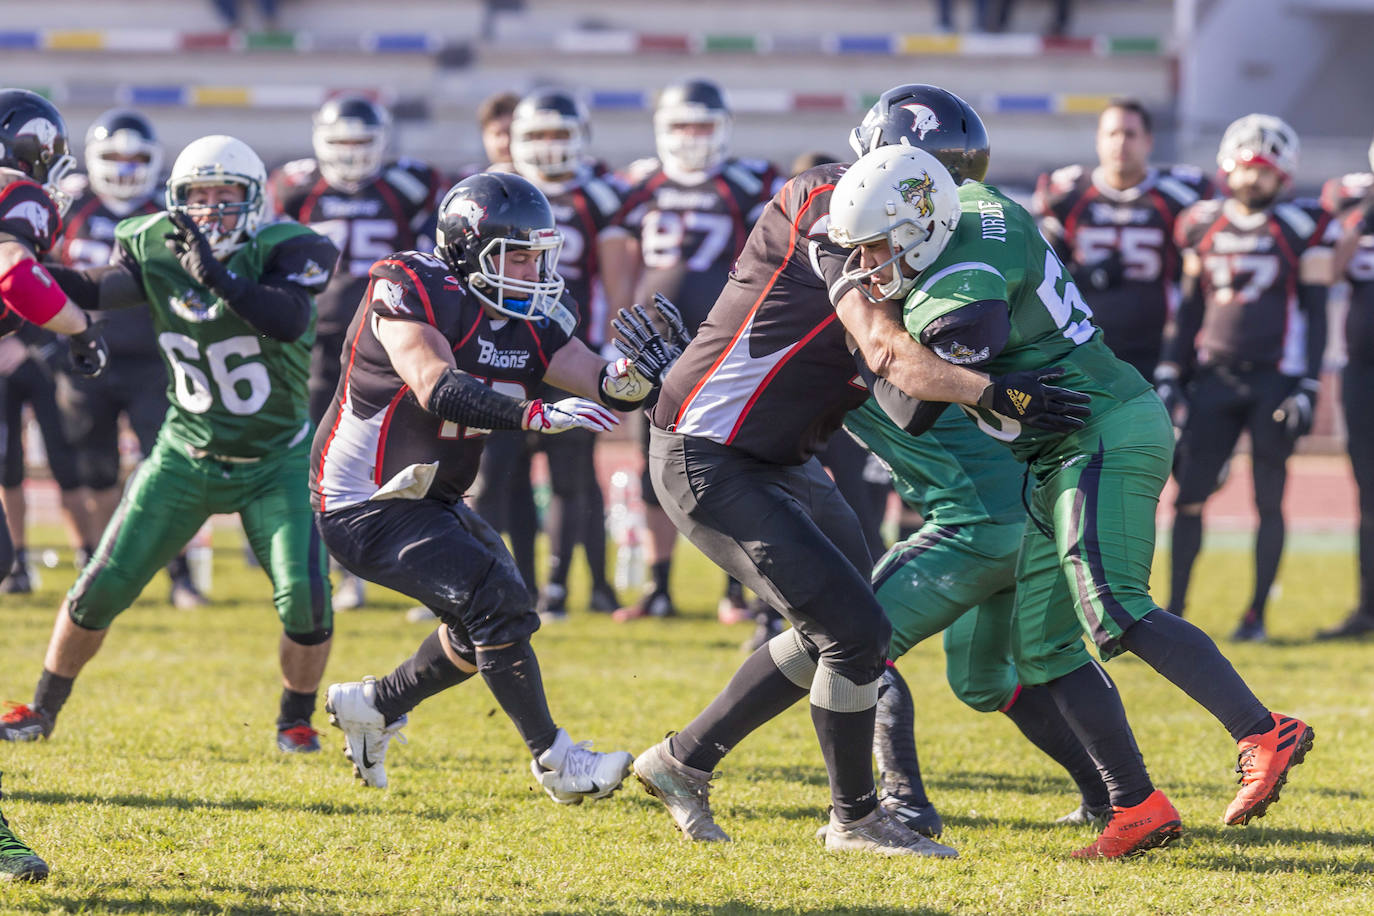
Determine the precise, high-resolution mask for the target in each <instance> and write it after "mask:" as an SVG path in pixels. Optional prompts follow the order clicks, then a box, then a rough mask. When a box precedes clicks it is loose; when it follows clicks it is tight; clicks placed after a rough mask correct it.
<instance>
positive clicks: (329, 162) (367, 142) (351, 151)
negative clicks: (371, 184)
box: [313, 118, 390, 189]
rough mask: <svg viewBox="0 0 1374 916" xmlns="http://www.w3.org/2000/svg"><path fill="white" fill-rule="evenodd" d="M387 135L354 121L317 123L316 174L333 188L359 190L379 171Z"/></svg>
mask: <svg viewBox="0 0 1374 916" xmlns="http://www.w3.org/2000/svg"><path fill="white" fill-rule="evenodd" d="M389 133H390V131H388V130H387V129H386V128H385V127H382V126H378V125H374V124H366V123H364V122H363V121H361V120H359V119H356V118H342V119H340V120H339V121H336V122H335V123H333V124H317V125H316V126H315V131H314V135H313V140H314V148H315V161H316V162H318V163H319V165H320V174H321V175H322V176H324V180H325V181H327V182H329V183H330V184H331V185H333V186H334V187H337V188H343V189H356V188H358V187H361V186H362V185H364V184H366V183H367V182H368V181H370V180H371V179H372V178H373V177H375V176H376V175H377V174H378V173H380V172H381V170H382V165H383V163H384V162H385V161H386V147H387V141H388V139H389V137H388V134H389Z"/></svg>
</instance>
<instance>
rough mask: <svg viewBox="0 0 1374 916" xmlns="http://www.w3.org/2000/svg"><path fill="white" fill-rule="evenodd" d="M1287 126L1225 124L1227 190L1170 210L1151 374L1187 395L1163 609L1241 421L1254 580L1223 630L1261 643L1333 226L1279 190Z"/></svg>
mask: <svg viewBox="0 0 1374 916" xmlns="http://www.w3.org/2000/svg"><path fill="white" fill-rule="evenodd" d="M1297 158H1298V136H1297V133H1296V132H1294V130H1293V129H1292V128H1291V127H1290V126H1289V125H1287V124H1285V123H1284V122H1283V121H1282V120H1280V119H1279V118H1276V117H1273V116H1272V115H1262V114H1255V115H1246V116H1245V117H1243V118H1240V119H1238V120H1237V121H1235V122H1234V123H1233V124H1231V126H1230V127H1228V128H1227V130H1226V133H1225V135H1224V136H1223V137H1222V141H1221V147H1220V149H1219V150H1218V152H1217V165H1218V167H1219V168H1220V170H1221V175H1222V177H1223V180H1224V181H1225V184H1226V188H1227V190H1228V191H1229V192H1230V196H1229V197H1228V198H1227V199H1225V200H1213V201H1203V202H1201V203H1197V204H1194V205H1193V206H1191V207H1189V208H1188V209H1187V210H1185V211H1183V213H1182V214H1181V215H1180V216H1179V218H1178V223H1177V226H1176V227H1175V236H1176V238H1175V244H1176V245H1177V246H1178V247H1179V249H1180V250H1181V251H1182V252H1183V284H1184V295H1183V301H1182V304H1181V305H1180V307H1179V311H1178V317H1177V321H1176V328H1175V332H1174V334H1173V335H1172V336H1171V338H1170V340H1169V341H1168V342H1167V344H1166V348H1165V355H1164V360H1163V361H1162V362H1161V363H1160V366H1159V369H1158V370H1157V373H1156V378H1157V380H1160V381H1161V382H1162V384H1163V388H1162V391H1161V393H1162V394H1165V395H1170V394H1171V395H1172V397H1173V399H1174V400H1177V401H1181V402H1184V403H1186V406H1187V420H1186V422H1185V425H1184V427H1183V432H1182V435H1181V437H1180V439H1179V444H1178V447H1179V451H1180V453H1181V456H1182V460H1181V461H1180V462H1179V471H1178V474H1179V480H1178V493H1177V495H1176V497H1175V503H1174V508H1175V515H1174V527H1173V542H1172V543H1173V548H1172V551H1171V554H1172V569H1171V576H1170V592H1169V610H1171V611H1173V612H1174V613H1176V614H1182V613H1183V612H1184V609H1185V607H1186V602H1187V595H1188V583H1189V579H1190V577H1191V575H1192V569H1193V562H1194V561H1195V560H1196V558H1197V555H1198V552H1199V551H1200V549H1201V546H1202V509H1203V506H1204V505H1205V504H1206V502H1207V498H1208V497H1209V496H1210V495H1211V493H1212V490H1213V486H1214V482H1215V481H1216V479H1217V475H1218V473H1219V471H1220V469H1221V467H1222V466H1223V465H1224V464H1225V462H1226V461H1227V460H1229V459H1230V457H1231V453H1232V451H1233V450H1234V449H1235V447H1236V442H1237V440H1238V439H1239V437H1240V434H1241V432H1242V431H1248V432H1249V434H1250V441H1251V451H1252V455H1251V466H1252V474H1253V476H1254V485H1255V508H1256V509H1257V510H1258V513H1259V529H1258V531H1257V532H1256V536H1255V578H1254V585H1253V591H1252V592H1251V595H1250V599H1249V601H1248V602H1247V603H1246V605H1245V607H1244V609H1243V611H1242V613H1241V619H1240V621H1239V622H1238V624H1237V626H1236V629H1235V631H1234V632H1233V634H1232V638H1233V639H1236V640H1244V641H1252V642H1262V641H1264V639H1265V635H1266V634H1265V629H1264V613H1265V607H1266V604H1267V602H1268V600H1269V592H1270V588H1271V587H1272V585H1273V582H1274V578H1275V576H1276V575H1277V574H1278V568H1279V559H1280V557H1281V556H1282V553H1283V541H1284V528H1285V526H1284V518H1283V491H1284V485H1285V483H1286V480H1287V462H1288V457H1289V455H1291V454H1292V452H1293V448H1294V446H1295V445H1296V444H1297V441H1298V439H1300V438H1302V437H1303V436H1305V435H1307V433H1308V432H1310V431H1311V429H1312V419H1313V415H1314V411H1315V410H1316V404H1317V394H1318V391H1319V390H1320V388H1321V364H1322V351H1323V350H1324V349H1325V347H1326V296H1327V287H1328V284H1329V283H1331V282H1332V272H1331V267H1332V250H1331V245H1332V244H1333V243H1334V242H1335V239H1336V237H1337V236H1338V234H1339V231H1340V226H1339V224H1338V223H1335V222H1333V221H1331V220H1329V219H1328V218H1327V216H1326V215H1325V214H1324V213H1322V212H1321V210H1320V209H1319V208H1318V207H1317V206H1316V205H1315V203H1313V204H1310V205H1309V204H1303V203H1299V202H1290V201H1283V200H1281V199H1280V195H1281V193H1282V192H1283V190H1284V189H1285V188H1286V187H1287V185H1288V184H1289V182H1290V181H1291V176H1292V174H1293V170H1294V168H1296V166H1297Z"/></svg>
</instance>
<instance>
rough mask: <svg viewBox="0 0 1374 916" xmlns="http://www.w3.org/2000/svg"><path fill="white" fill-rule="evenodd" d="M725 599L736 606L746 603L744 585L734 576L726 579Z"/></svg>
mask: <svg viewBox="0 0 1374 916" xmlns="http://www.w3.org/2000/svg"><path fill="white" fill-rule="evenodd" d="M725 597H727V598H729V599H730V600H731V601H733V602H734V603H735V604H743V603H744V585H743V584H742V583H741V582H740V581H739V580H738V579H736V578H735V577H734V576H726V577H725Z"/></svg>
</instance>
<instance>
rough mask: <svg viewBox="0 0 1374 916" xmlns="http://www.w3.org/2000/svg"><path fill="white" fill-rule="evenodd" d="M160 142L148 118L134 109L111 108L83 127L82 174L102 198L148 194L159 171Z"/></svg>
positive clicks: (134, 198)
mask: <svg viewBox="0 0 1374 916" xmlns="http://www.w3.org/2000/svg"><path fill="white" fill-rule="evenodd" d="M162 155H163V151H162V144H161V143H160V142H159V141H158V138H157V131H155V130H153V125H152V122H151V121H149V120H148V119H147V118H145V117H144V116H143V115H141V114H139V113H138V112H136V111H130V110H129V109H127V108H113V109H111V110H109V111H107V112H105V113H104V114H102V115H101V116H100V117H98V118H96V119H95V123H94V124H92V125H91V126H90V128H89V129H88V130H87V131H86V149H85V157H86V174H87V176H89V178H90V180H91V190H93V191H95V193H96V194H97V195H99V196H100V197H102V198H106V199H111V200H119V201H126V202H128V201H138V200H143V199H145V198H147V197H151V196H152V193H153V189H154V188H156V187H157V185H158V178H159V176H160V174H161V172H162Z"/></svg>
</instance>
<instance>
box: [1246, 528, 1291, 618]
mask: <svg viewBox="0 0 1374 916" xmlns="http://www.w3.org/2000/svg"><path fill="white" fill-rule="evenodd" d="M1283 541H1284V525H1283V513H1282V512H1281V511H1269V512H1261V513H1260V518H1259V530H1258V531H1256V532H1255V595H1254V597H1253V598H1251V599H1250V609H1249V612H1248V613H1247V614H1246V621H1247V622H1248V623H1263V622H1264V606H1265V605H1266V604H1268V602H1269V590H1270V589H1271V588H1273V586H1274V577H1275V576H1276V575H1278V572H1279V557H1281V556H1282V555H1283Z"/></svg>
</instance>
